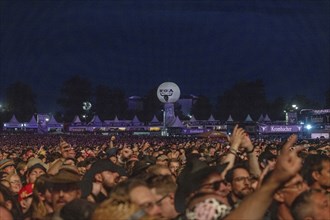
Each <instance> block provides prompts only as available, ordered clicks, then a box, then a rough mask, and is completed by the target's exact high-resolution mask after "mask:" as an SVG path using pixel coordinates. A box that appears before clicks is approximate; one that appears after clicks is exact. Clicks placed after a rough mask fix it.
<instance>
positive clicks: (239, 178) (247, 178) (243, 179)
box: [233, 176, 252, 182]
mask: <svg viewBox="0 0 330 220" xmlns="http://www.w3.org/2000/svg"><path fill="white" fill-rule="evenodd" d="M233 180H234V181H235V182H242V181H247V182H251V181H252V178H251V177H250V176H239V177H235V178H234V179H233Z"/></svg>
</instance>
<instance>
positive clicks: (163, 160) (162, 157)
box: [156, 154, 168, 166]
mask: <svg viewBox="0 0 330 220" xmlns="http://www.w3.org/2000/svg"><path fill="white" fill-rule="evenodd" d="M156 164H159V165H163V166H168V157H167V156H166V155H164V154H162V155H160V156H158V157H157V159H156Z"/></svg>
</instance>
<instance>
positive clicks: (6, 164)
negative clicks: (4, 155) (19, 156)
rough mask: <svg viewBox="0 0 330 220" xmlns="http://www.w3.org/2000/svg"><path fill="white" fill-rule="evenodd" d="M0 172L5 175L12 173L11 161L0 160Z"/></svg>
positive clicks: (13, 169) (12, 163)
mask: <svg viewBox="0 0 330 220" xmlns="http://www.w3.org/2000/svg"><path fill="white" fill-rule="evenodd" d="M0 171H3V172H6V173H14V172H15V163H14V161H13V160H12V159H3V160H0Z"/></svg>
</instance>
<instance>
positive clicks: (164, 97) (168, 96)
mask: <svg viewBox="0 0 330 220" xmlns="http://www.w3.org/2000/svg"><path fill="white" fill-rule="evenodd" d="M157 97H158V99H159V101H161V102H163V103H174V102H176V101H178V99H179V98H180V89H179V86H178V85H177V84H175V83H173V82H164V83H162V84H160V86H158V89H157Z"/></svg>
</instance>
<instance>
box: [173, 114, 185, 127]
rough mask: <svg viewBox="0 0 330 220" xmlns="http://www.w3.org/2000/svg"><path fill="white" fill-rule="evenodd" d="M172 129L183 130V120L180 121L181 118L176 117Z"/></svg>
mask: <svg viewBox="0 0 330 220" xmlns="http://www.w3.org/2000/svg"><path fill="white" fill-rule="evenodd" d="M171 127H174V128H182V127H184V125H183V124H182V122H181V120H180V119H179V117H178V116H176V118H175V121H174V123H173V125H171Z"/></svg>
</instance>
